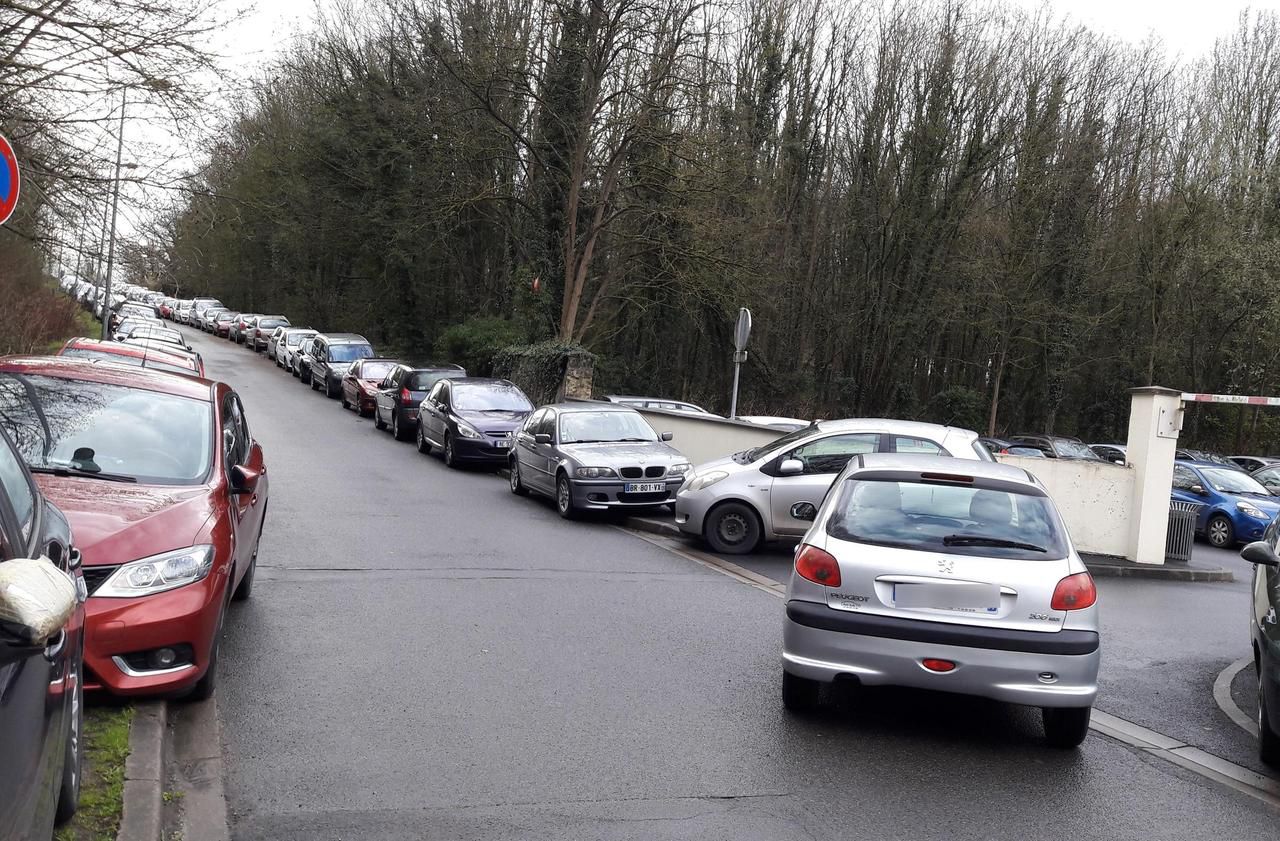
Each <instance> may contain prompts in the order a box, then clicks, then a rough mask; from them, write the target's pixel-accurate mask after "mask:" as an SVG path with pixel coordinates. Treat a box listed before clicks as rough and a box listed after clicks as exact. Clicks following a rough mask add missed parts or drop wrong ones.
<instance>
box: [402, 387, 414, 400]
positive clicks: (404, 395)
mask: <svg viewBox="0 0 1280 841" xmlns="http://www.w3.org/2000/svg"><path fill="white" fill-rule="evenodd" d="M412 398H413V395H412V394H410V393H409V389H407V388H402V389H400V402H401V403H408V402H409V401H410V400H411V399H412Z"/></svg>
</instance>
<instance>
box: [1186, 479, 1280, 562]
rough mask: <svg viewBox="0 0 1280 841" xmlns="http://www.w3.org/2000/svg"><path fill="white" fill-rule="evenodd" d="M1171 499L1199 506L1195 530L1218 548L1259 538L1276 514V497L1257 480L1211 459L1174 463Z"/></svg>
mask: <svg viewBox="0 0 1280 841" xmlns="http://www.w3.org/2000/svg"><path fill="white" fill-rule="evenodd" d="M1173 499H1174V501H1175V502H1194V503H1196V504H1198V505H1200V506H1202V507H1201V508H1200V514H1199V517H1198V518H1197V519H1196V531H1197V532H1198V533H1200V534H1203V535H1204V536H1205V539H1207V540H1208V541H1209V543H1211V544H1213V545H1214V546H1216V547H1218V548H1219V549H1226V548H1230V547H1232V546H1234V545H1236V544H1237V543H1242V542H1248V541H1251V540H1258V539H1260V538H1261V537H1262V533H1263V531H1265V530H1266V528H1267V526H1268V525H1269V524H1270V523H1271V521H1272V520H1274V519H1275V517H1276V514H1277V513H1280V497H1277V496H1275V495H1274V494H1272V493H1271V491H1269V490H1267V489H1266V488H1265V487H1263V485H1262V484H1261V483H1260V482H1259V481H1258V480H1257V479H1254V478H1253V477H1252V476H1250V475H1249V474H1248V473H1245V472H1244V471H1242V470H1238V469H1236V468H1235V467H1227V466H1225V465H1221V464H1217V463H1214V462H1206V461H1182V460H1179V461H1176V462H1174V465H1173Z"/></svg>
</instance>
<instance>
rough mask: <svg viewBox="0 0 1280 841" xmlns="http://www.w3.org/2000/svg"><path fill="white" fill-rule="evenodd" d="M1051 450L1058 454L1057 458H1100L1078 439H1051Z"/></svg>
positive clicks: (1095, 459)
mask: <svg viewBox="0 0 1280 841" xmlns="http://www.w3.org/2000/svg"><path fill="white" fill-rule="evenodd" d="M1053 451H1054V452H1055V453H1057V454H1058V458H1085V459H1093V460H1094V461H1099V460H1101V458H1102V457H1101V456H1099V455H1098V454H1097V453H1095V452H1094V451H1093V450H1091V449H1089V446H1088V445H1087V444H1082V443H1080V442H1079V441H1063V440H1061V439H1056V438H1055V439H1054V440H1053Z"/></svg>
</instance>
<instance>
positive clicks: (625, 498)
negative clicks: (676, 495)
mask: <svg viewBox="0 0 1280 841" xmlns="http://www.w3.org/2000/svg"><path fill="white" fill-rule="evenodd" d="M669 498H670V497H669V495H668V494H667V493H666V492H665V491H660V492H658V493H648V494H629V493H626V492H623V493H620V494H618V501H619V502H649V503H653V504H655V505H656V504H658V503H660V502H666V501H667V500H668V499H669Z"/></svg>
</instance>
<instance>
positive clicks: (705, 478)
mask: <svg viewBox="0 0 1280 841" xmlns="http://www.w3.org/2000/svg"><path fill="white" fill-rule="evenodd" d="M728 478H729V474H728V473H725V472H724V471H723V470H712V471H711V472H709V473H699V474H698V475H697V476H692V477H690V478H689V479H688V480H687V481H686V482H685V483H684V487H685V490H690V491H700V490H702V489H703V488H709V487H711V486H712V485H714V484H715V483H716V482H719V481H721V480H722V479H728Z"/></svg>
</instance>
